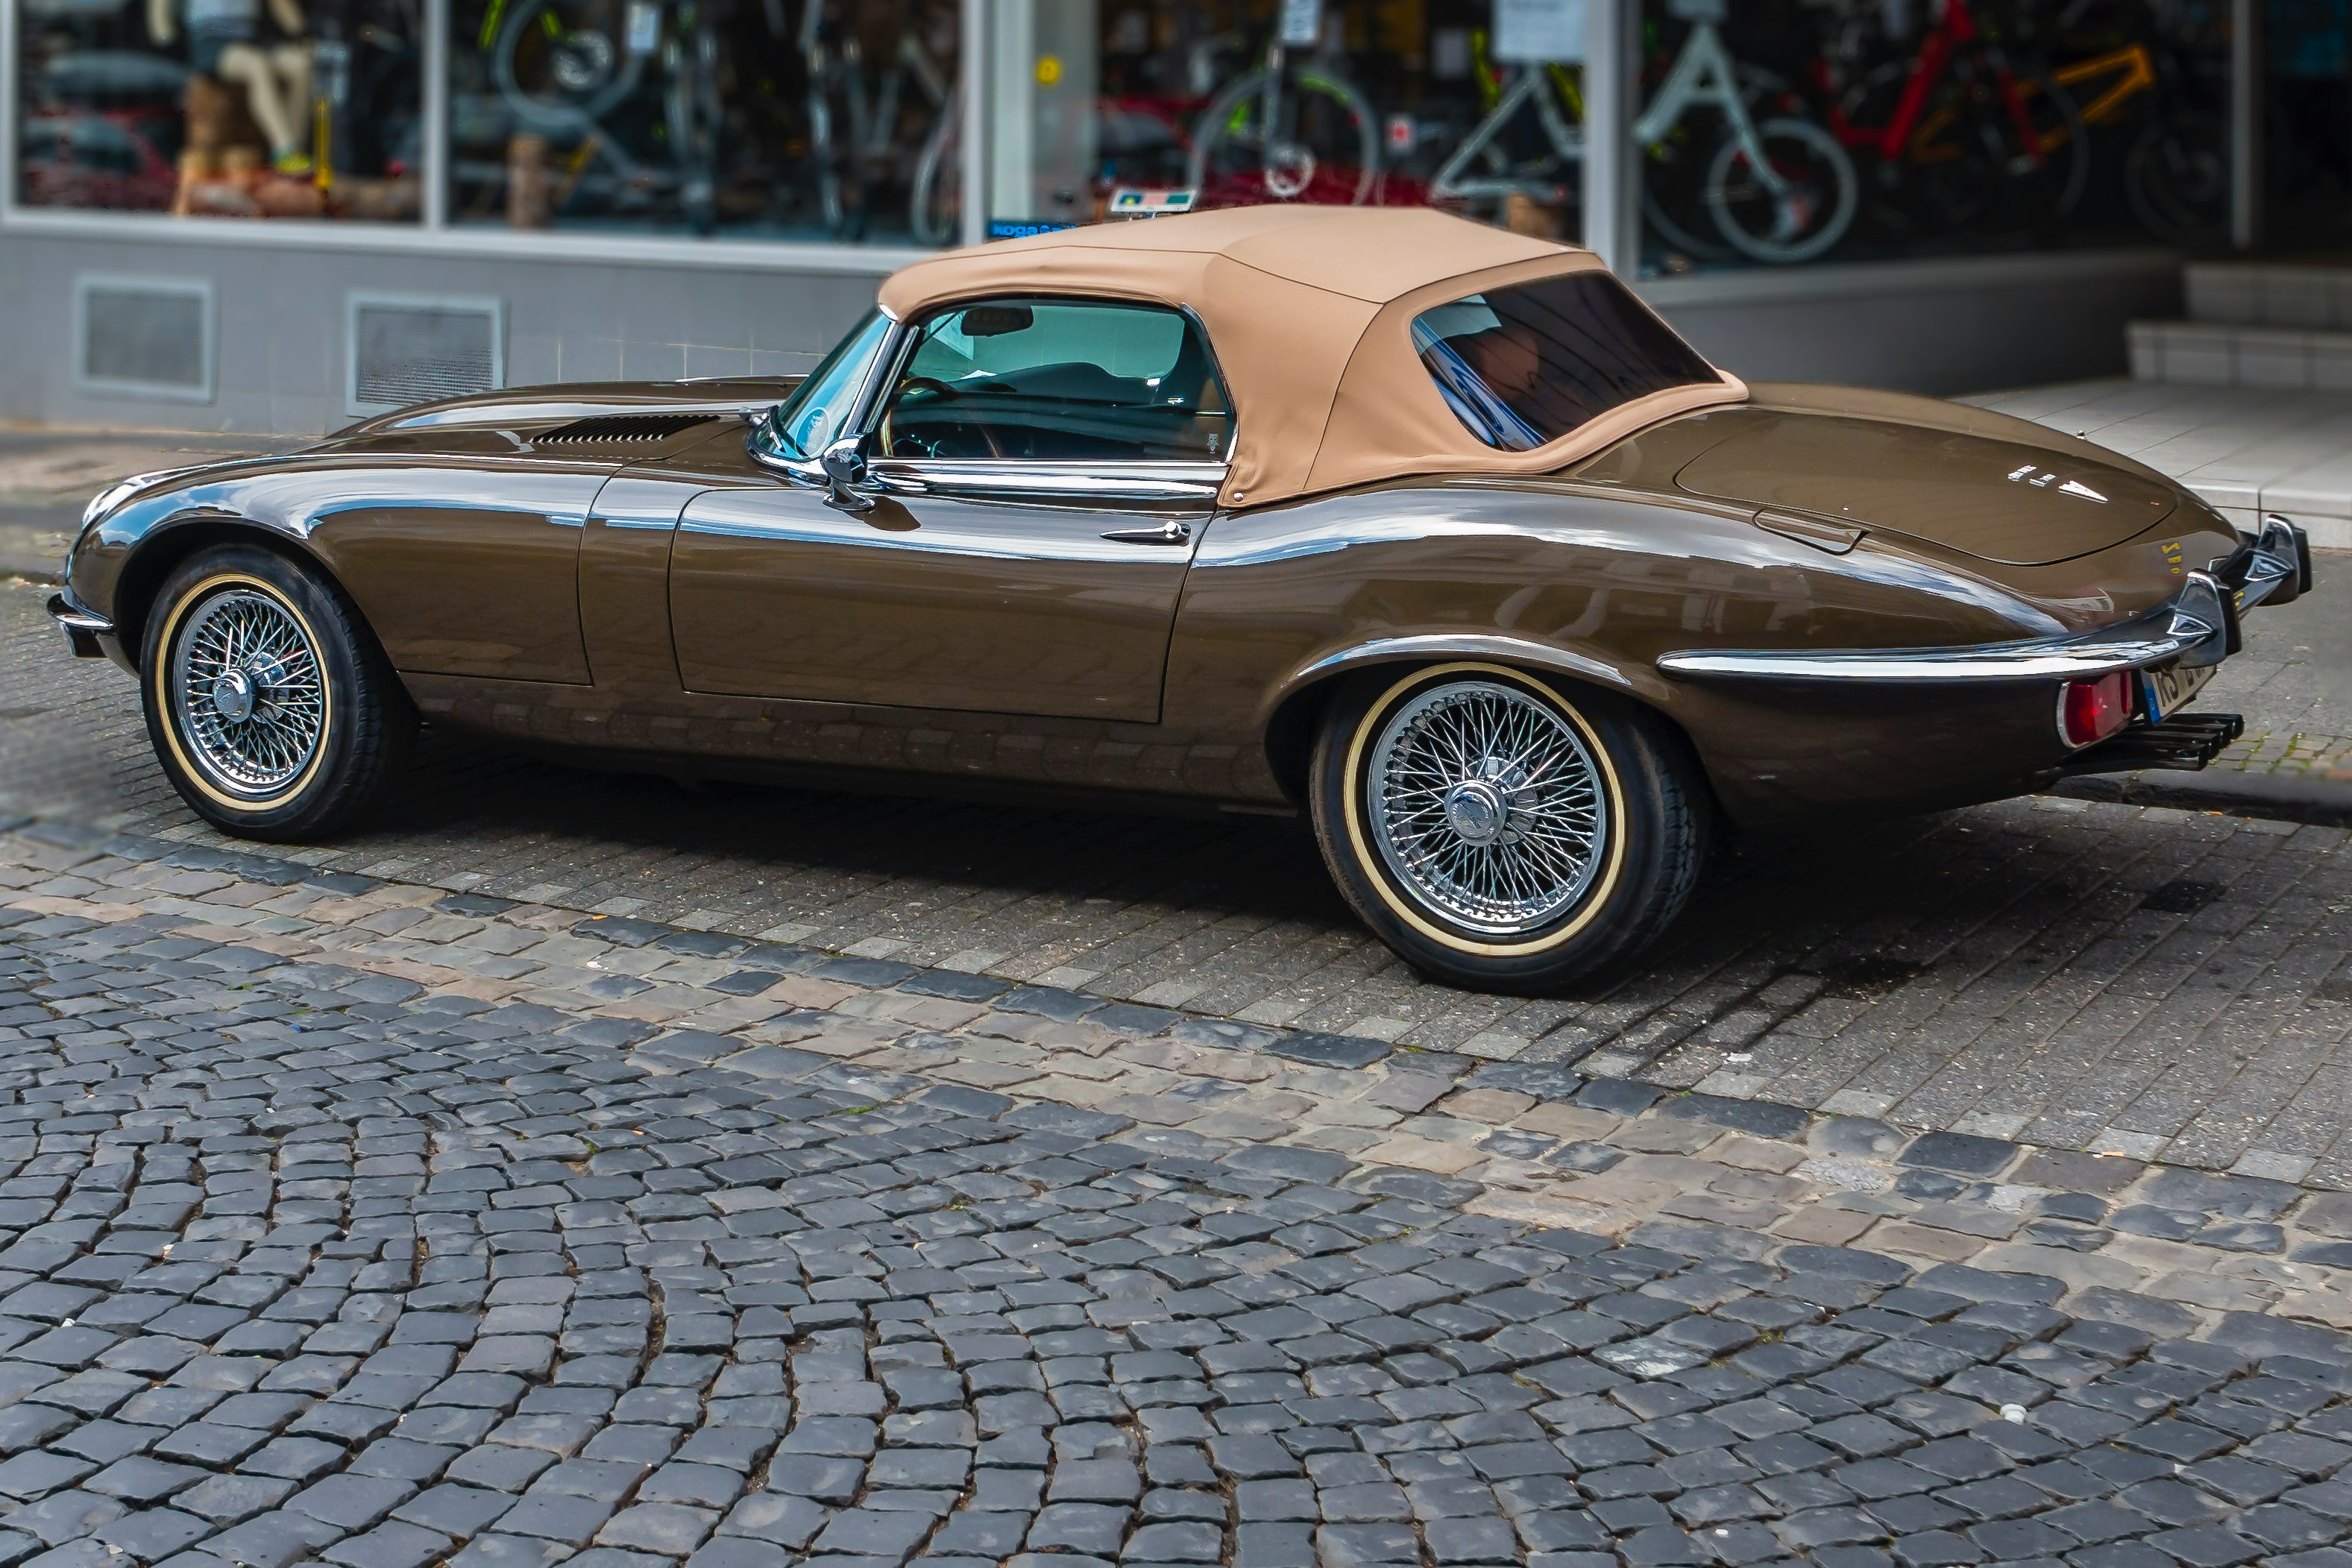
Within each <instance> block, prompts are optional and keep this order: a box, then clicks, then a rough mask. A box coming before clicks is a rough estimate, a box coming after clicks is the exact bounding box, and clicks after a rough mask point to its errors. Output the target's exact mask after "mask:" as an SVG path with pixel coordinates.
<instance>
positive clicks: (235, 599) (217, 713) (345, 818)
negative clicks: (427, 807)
mask: <svg viewBox="0 0 2352 1568" xmlns="http://www.w3.org/2000/svg"><path fill="white" fill-rule="evenodd" d="M139 667H140V675H141V679H140V686H141V695H142V698H143V699H144V706H145V708H146V716H147V735H148V738H149V740H150V741H152V743H153V745H154V747H155V755H156V757H157V758H159V759H160V760H161V761H162V762H163V771H164V773H165V774H166V775H167V776H168V777H169V778H170V779H171V780H172V784H173V788H174V789H178V790H179V792H180V796H181V799H183V800H186V801H187V803H188V804H189V805H190V806H192V807H194V808H195V810H196V812H197V814H198V815H200V816H202V817H203V818H204V819H205V821H209V822H211V823H212V824H213V825H214V826H215V827H217V828H220V829H221V830H222V831H226V832H230V833H235V834H236V835H238V836H239V837H242V838H248V839H268V840H279V841H299V840H306V839H316V838H323V837H326V836H327V835H329V834H331V833H333V832H334V831H336V830H338V829H339V828H341V827H343V826H345V825H347V824H348V823H350V822H351V821H353V820H354V819H356V818H357V817H358V816H359V815H360V814H361V813H362V811H364V810H367V808H368V807H369V806H370V805H371V804H373V801H374V800H375V799H376V797H377V796H378V794H380V793H381V791H382V790H383V786H384V785H385V783H386V782H387V781H388V780H389V779H391V777H392V776H393V774H394V772H395V771H396V770H397V769H398V767H399V764H400V761H401V759H402V758H403V757H404V754H405V753H406V750H407V747H408V743H409V740H410V737H412V736H413V735H414V733H415V727H416V714H415V708H414V707H412V706H410V704H409V700H408V694H407V693H406V692H404V690H402V688H401V685H400V680H399V677H398V676H396V675H395V674H393V672H392V668H391V665H390V664H388V663H387V662H386V661H385V659H384V656H383V651H382V649H381V648H379V647H378V646H377V644H376V641H375V638H374V636H373V634H372V633H371V632H369V631H368V629H367V627H366V625H365V624H364V623H363V622H362V621H361V620H360V617H359V612H358V611H357V610H356V609H354V608H353V607H352V604H351V603H350V601H348V600H346V599H345V598H344V597H343V596H342V594H341V592H340V591H338V590H337V589H336V588H335V587H334V586H333V585H332V584H331V583H329V582H327V581H326V580H323V579H321V578H320V577H319V576H317V575H316V574H315V573H313V572H311V571H310V570H307V569H306V568H304V567H301V566H298V565H297V564H295V563H294V562H293V561H290V560H289V559H286V558H285V557H284V556H281V555H278V554H277V553H276V552H274V551H271V550H268V549H261V548H260V547H258V546H256V545H225V546H220V547H216V548H215V549H206V550H200V551H198V552H197V553H196V554H195V555H194V556H191V557H190V558H189V559H187V560H186V561H184V563H182V564H181V565H180V567H179V568H178V569H177V570H174V571H173V573H172V574H171V576H170V577H168V578H166V579H165V580H164V582H163V588H162V590H161V591H159V592H158V593H157V595H156V597H155V603H154V608H153V610H152V612H150V613H149V615H148V617H147V632H146V636H145V639H144V641H143V652H142V656H141V659H140V666H139Z"/></svg>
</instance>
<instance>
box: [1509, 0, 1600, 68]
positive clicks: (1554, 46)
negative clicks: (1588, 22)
mask: <svg viewBox="0 0 2352 1568" xmlns="http://www.w3.org/2000/svg"><path fill="white" fill-rule="evenodd" d="M1585 4H1586V0H1495V58H1496V59H1497V60H1499V61H1501V62H1503V63H1504V64H1506V65H1536V64H1549V63H1551V62H1553V61H1560V60H1580V59H1582V58H1583V57H1584V8H1585Z"/></svg>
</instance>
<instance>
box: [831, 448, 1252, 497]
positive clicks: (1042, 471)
mask: <svg viewBox="0 0 2352 1568" xmlns="http://www.w3.org/2000/svg"><path fill="white" fill-rule="evenodd" d="M868 472H869V473H870V474H871V475H872V476H873V478H874V482H875V484H876V485H877V486H880V488H881V489H883V490H884V491H886V492H888V493H892V494H898V495H917V496H921V495H932V494H938V495H945V496H973V497H1007V498H1015V497H1031V496H1037V497H1065V498H1073V499H1078V500H1086V501H1103V502H1116V501H1199V502H1204V503H1213V502H1214V501H1215V500H1216V498H1217V492H1218V491H1219V490H1220V489H1222V488H1223V486H1224V482H1225V475H1226V472H1227V466H1226V465H1224V464H1223V463H1085V464H1080V463H1035V462H1029V461H1026V460H1024V459H1021V458H960V459H954V460H940V459H926V458H915V457H877V458H876V459H875V460H874V462H873V464H872V465H871V466H870V468H869V469H868Z"/></svg>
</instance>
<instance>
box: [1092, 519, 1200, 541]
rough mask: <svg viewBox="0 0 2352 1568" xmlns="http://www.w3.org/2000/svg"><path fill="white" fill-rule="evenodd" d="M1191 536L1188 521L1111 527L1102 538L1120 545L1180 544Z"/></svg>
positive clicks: (1190, 526)
mask: <svg viewBox="0 0 2352 1568" xmlns="http://www.w3.org/2000/svg"><path fill="white" fill-rule="evenodd" d="M1103 538H1107V539H1108V540H1110V541H1111V542H1112V543H1113V544H1121V545H1181V544H1183V543H1186V542H1187V541H1189V540H1190V539H1191V538H1192V524H1190V523H1162V524H1160V526H1159V527H1158V528H1113V529H1111V531H1110V532H1108V533H1107V534H1105V535H1103Z"/></svg>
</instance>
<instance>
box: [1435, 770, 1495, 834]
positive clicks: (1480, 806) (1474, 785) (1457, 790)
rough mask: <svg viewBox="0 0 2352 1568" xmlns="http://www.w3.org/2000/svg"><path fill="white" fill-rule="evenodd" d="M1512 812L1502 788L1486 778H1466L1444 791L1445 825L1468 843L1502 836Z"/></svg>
mask: <svg viewBox="0 0 2352 1568" xmlns="http://www.w3.org/2000/svg"><path fill="white" fill-rule="evenodd" d="M1510 811H1511V807H1510V802H1508V801H1507V800H1504V799H1503V793H1502V791H1501V790H1499V789H1496V788H1495V786H1494V785H1492V784H1490V783H1488V782H1487V781H1486V779H1464V780H1463V781H1462V782H1461V783H1459V784H1456V785H1454V787H1453V788H1452V789H1448V790H1447V791H1446V792H1445V825H1446V826H1447V827H1449V828H1452V829H1453V830H1454V832H1456V833H1457V834H1459V835H1461V837H1462V839H1463V840H1464V841H1465V842H1468V843H1473V844H1491V843H1493V842H1494V841H1496V839H1499V838H1501V837H1502V836H1503V830H1504V827H1505V825H1506V824H1507V821H1508V820H1509V817H1510Z"/></svg>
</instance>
